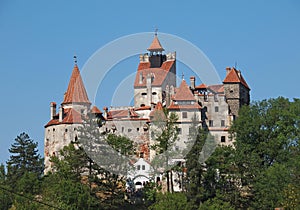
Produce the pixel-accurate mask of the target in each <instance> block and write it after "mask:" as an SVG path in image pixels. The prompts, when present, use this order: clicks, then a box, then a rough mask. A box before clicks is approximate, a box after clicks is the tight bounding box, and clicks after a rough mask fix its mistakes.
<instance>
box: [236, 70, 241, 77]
mask: <svg viewBox="0 0 300 210" xmlns="http://www.w3.org/2000/svg"><path fill="white" fill-rule="evenodd" d="M237 73H238V76H239V78H240V79H241V71H240V70H237Z"/></svg>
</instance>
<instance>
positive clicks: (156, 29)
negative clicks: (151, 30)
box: [155, 27, 158, 36]
mask: <svg viewBox="0 0 300 210" xmlns="http://www.w3.org/2000/svg"><path fill="white" fill-rule="evenodd" d="M157 31H158V28H157V27H155V36H157Z"/></svg>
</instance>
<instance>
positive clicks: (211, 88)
mask: <svg viewBox="0 0 300 210" xmlns="http://www.w3.org/2000/svg"><path fill="white" fill-rule="evenodd" d="M222 87H223V84H218V85H209V86H208V87H207V88H208V89H210V90H211V91H212V92H214V93H219V90H220V89H221V88H222ZM223 92H224V90H223Z"/></svg>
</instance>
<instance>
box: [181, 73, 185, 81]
mask: <svg viewBox="0 0 300 210" xmlns="http://www.w3.org/2000/svg"><path fill="white" fill-rule="evenodd" d="M181 77H182V80H184V73H183V72H182V74H181Z"/></svg>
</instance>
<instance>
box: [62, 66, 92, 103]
mask: <svg viewBox="0 0 300 210" xmlns="http://www.w3.org/2000/svg"><path fill="white" fill-rule="evenodd" d="M69 103H81V104H91V102H90V101H89V98H88V95H87V93H86V90H85V87H84V84H83V81H82V78H81V75H80V71H79V68H78V66H77V64H75V66H74V68H73V72H72V75H71V78H70V82H69V85H68V89H67V92H66V93H65V97H64V101H63V103H62V104H69Z"/></svg>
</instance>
